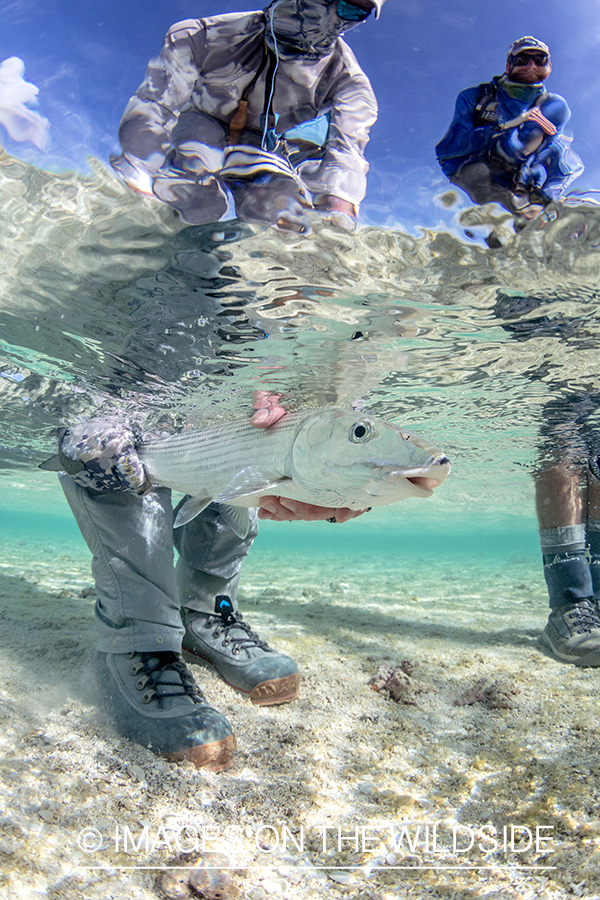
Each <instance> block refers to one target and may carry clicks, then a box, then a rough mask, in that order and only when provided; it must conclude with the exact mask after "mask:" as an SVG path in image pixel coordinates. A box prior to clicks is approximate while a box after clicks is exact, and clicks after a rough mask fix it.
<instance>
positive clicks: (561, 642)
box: [540, 597, 600, 666]
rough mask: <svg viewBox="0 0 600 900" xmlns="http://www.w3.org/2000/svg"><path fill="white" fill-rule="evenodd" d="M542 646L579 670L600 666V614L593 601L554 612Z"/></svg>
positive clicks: (588, 600) (577, 603)
mask: <svg viewBox="0 0 600 900" xmlns="http://www.w3.org/2000/svg"><path fill="white" fill-rule="evenodd" d="M540 643H541V644H542V645H543V646H544V647H547V649H548V650H550V652H551V653H552V655H553V656H554V657H555V658H556V659H559V660H562V661H563V662H568V663H573V664H574V665H576V666H600V614H599V611H598V605H597V603H596V602H595V601H594V600H593V598H592V597H589V598H585V599H583V600H574V601H571V602H569V603H566V604H565V605H564V606H559V607H558V608H557V609H553V610H552V612H551V613H550V616H549V618H548V623H547V625H546V627H545V628H544V630H543V632H542V634H541V637H540Z"/></svg>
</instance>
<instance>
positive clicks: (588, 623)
mask: <svg viewBox="0 0 600 900" xmlns="http://www.w3.org/2000/svg"><path fill="white" fill-rule="evenodd" d="M568 615H569V623H570V625H571V627H572V628H573V629H574V630H576V631H577V633H578V634H582V633H583V632H586V631H587V632H591V631H593V630H594V629H597V630H600V615H599V614H598V610H597V608H596V604H595V603H594V602H593V601H592V600H580V601H579V602H578V603H574V604H573V608H572V610H569V614H568Z"/></svg>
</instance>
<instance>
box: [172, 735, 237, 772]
mask: <svg viewBox="0 0 600 900" xmlns="http://www.w3.org/2000/svg"><path fill="white" fill-rule="evenodd" d="M234 750H235V737H234V735H233V734H229V735H227V737H225V738H221V740H220V741H213V742H212V743H210V744H200V745H199V746H198V747H188V749H187V750H178V751H177V753H162V754H161V756H163V757H164V758H165V759H169V760H171V762H183V761H184V760H189V761H190V762H192V763H194V765H195V766H196V768H197V769H208V770H209V771H210V772H222V771H223V769H228V768H229V767H230V766H231V764H232V762H233V751H234Z"/></svg>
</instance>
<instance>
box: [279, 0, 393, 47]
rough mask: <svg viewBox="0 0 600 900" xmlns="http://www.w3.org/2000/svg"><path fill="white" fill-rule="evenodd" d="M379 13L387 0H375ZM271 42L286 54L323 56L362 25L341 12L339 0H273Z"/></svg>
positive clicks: (373, 0) (376, 13)
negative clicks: (345, 17)
mask: <svg viewBox="0 0 600 900" xmlns="http://www.w3.org/2000/svg"><path fill="white" fill-rule="evenodd" d="M372 2H373V4H374V12H375V15H376V17H378V16H379V13H380V12H381V7H382V6H383V3H384V2H385V0H372ZM265 15H266V20H267V24H266V31H265V34H266V40H267V44H268V45H269V46H270V47H271V48H272V49H274V50H277V52H278V53H280V54H281V55H282V56H284V57H288V58H289V57H292V58H293V57H298V56H302V57H305V58H307V59H319V58H320V57H322V56H326V55H327V54H328V53H330V52H331V51H332V49H333V46H334V44H335V42H336V41H337V39H338V38H339V37H340V36H341V35H342V34H345V33H346V32H348V31H351V30H352V29H353V28H356V26H357V25H359V24H360V23H359V22H352V21H349V20H348V19H343V18H342V17H341V16H340V15H339V14H338V4H337V2H336V0H333V2H331V0H273V2H271V3H270V4H269V5H268V6H267V7H266V8H265Z"/></svg>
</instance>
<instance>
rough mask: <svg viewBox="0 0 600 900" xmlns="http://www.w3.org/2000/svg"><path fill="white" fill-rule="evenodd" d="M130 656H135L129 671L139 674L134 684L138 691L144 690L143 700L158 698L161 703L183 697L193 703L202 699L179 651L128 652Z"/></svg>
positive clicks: (143, 701)
mask: <svg viewBox="0 0 600 900" xmlns="http://www.w3.org/2000/svg"><path fill="white" fill-rule="evenodd" d="M129 657H130V659H134V658H136V662H134V664H133V665H132V667H131V674H132V675H137V676H139V677H138V679H137V681H136V685H135V686H136V688H137V690H138V691H144V693H143V695H142V703H151V702H152V701H153V700H157V701H158V703H159V706H162V701H163V700H166V699H168V698H171V697H184V696H187V697H189V698H190V699H191V700H192V701H193V702H194V703H202V702H204V699H205V698H204V694H203V693H202V691H201V690H200V688H199V687H198V685H197V684H196V682H195V681H194V678H193V676H192V673H191V672H190V670H189V669H188V667H187V666H186V664H185V663H184V661H183V659H182V657H181V656H180V654H179V653H173V652H172V651H170V650H166V651H163V652H162V653H130V654H129Z"/></svg>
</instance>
